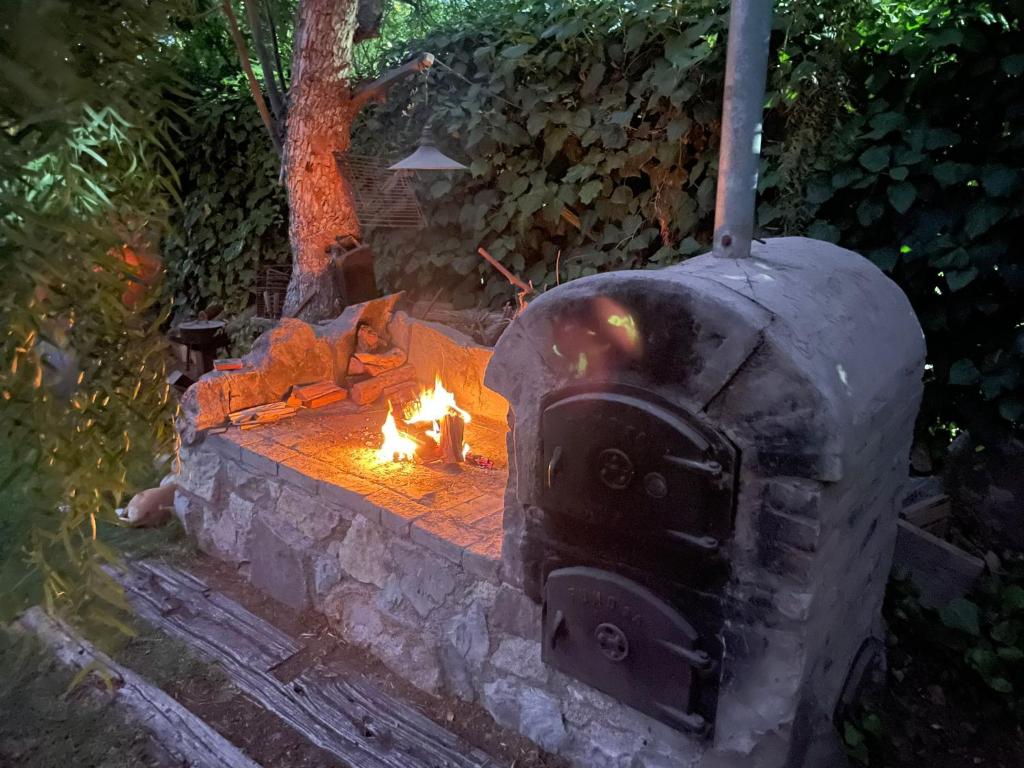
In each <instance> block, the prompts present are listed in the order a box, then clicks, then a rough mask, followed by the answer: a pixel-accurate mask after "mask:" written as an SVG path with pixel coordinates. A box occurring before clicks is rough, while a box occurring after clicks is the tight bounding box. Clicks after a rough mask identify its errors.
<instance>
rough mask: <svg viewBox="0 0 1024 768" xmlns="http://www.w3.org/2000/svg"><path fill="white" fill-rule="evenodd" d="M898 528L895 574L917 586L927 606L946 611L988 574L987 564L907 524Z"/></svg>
mask: <svg viewBox="0 0 1024 768" xmlns="http://www.w3.org/2000/svg"><path fill="white" fill-rule="evenodd" d="M897 524H898V528H897V534H896V551H895V553H894V555H893V562H892V573H893V575H895V576H898V577H902V578H909V579H910V580H911V581H912V582H914V585H915V586H916V587H917V588H918V591H920V593H921V603H922V604H923V605H926V606H928V607H930V608H944V607H945V606H946V605H947V604H948V603H949V601H950V600H953V599H955V598H958V597H963V596H965V595H966V594H967V593H968V592H970V591H971V589H972V588H973V587H974V585H975V583H976V582H977V581H978V578H979V577H980V576H981V574H982V573H983V572H984V570H985V561H984V560H982V559H981V558H978V557H975V556H974V555H971V554H969V553H967V552H964V551H963V550H962V549H960V548H959V547H955V546H953V545H952V544H950V543H949V542H948V541H943V540H942V539H940V538H939V537H937V536H934V535H932V534H930V533H928V531H926V530H923V529H922V528H918V527H917V526H916V525H913V524H911V523H909V522H908V521H906V520H899V521H897Z"/></svg>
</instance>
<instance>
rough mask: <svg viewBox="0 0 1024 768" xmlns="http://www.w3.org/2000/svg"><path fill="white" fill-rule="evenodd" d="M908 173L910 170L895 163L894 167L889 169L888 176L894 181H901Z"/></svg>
mask: <svg viewBox="0 0 1024 768" xmlns="http://www.w3.org/2000/svg"><path fill="white" fill-rule="evenodd" d="M909 173H910V171H908V170H907V167H906V166H905V165H897V166H896V167H895V168H890V169H889V178H890V179H893V180H894V181H903V180H904V179H905V178H907V176H908V174H909Z"/></svg>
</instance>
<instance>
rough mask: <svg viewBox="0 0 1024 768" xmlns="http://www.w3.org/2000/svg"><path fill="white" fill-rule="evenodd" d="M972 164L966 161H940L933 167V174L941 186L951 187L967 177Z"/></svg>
mask: <svg viewBox="0 0 1024 768" xmlns="http://www.w3.org/2000/svg"><path fill="white" fill-rule="evenodd" d="M970 172H971V166H969V165H966V164H965V163H954V162H945V163H939V164H938V165H936V166H935V167H934V168H933V169H932V175H933V176H935V180H936V181H937V182H939V185H940V186H943V187H949V186H952V185H953V184H958V183H960V182H961V181H964V180H966V179H967V177H968V175H969V174H970Z"/></svg>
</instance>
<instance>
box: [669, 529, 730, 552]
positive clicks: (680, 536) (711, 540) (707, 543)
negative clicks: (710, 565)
mask: <svg viewBox="0 0 1024 768" xmlns="http://www.w3.org/2000/svg"><path fill="white" fill-rule="evenodd" d="M665 533H666V534H668V536H669V537H670V538H671V539H673V540H675V541H678V542H679V543H681V544H687V545H689V546H691V547H696V548H697V549H703V550H704V551H705V552H715V551H717V550H718V548H719V546H721V542H720V541H719V540H718V539H716V538H715V537H714V536H694V535H693V534H690V533H684V532H683V531H674V530H672V529H666V530H665Z"/></svg>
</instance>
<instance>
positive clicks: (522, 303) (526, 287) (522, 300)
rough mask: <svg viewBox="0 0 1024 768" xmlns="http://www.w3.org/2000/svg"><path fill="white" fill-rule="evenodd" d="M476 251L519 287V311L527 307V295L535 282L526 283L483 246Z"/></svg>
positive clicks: (531, 291) (531, 290)
mask: <svg viewBox="0 0 1024 768" xmlns="http://www.w3.org/2000/svg"><path fill="white" fill-rule="evenodd" d="M476 252H477V253H479V254H480V255H481V256H483V257H484V258H485V259H486V260H487V261H488V262H489V263H490V265H491V266H492V267H494V268H495V269H496V270H498V271H499V272H500V273H501V274H502V275H503V276H504V278H505V279H506V280H508V281H509V282H510V283H512V285H514V286H515V287H516V288H518V289H519V295H518V297H517V299H518V303H519V312H522V311H523V310H524V309H526V297H527V296H528V295H529V294H531V293H533V283H524V282H523V281H522V280H520V279H519V278H518V277H516V276H515V275H513V274H512V273H511V272H509V271H508V269H506V268H505V265H504V264H502V263H501V262H500V261H498V260H497V259H496V258H494V257H493V256H491V254H489V253H488V252H487V249H486V248H484V247H483V246H480V247H479V248H477V249H476ZM517 314H518V312H517Z"/></svg>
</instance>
